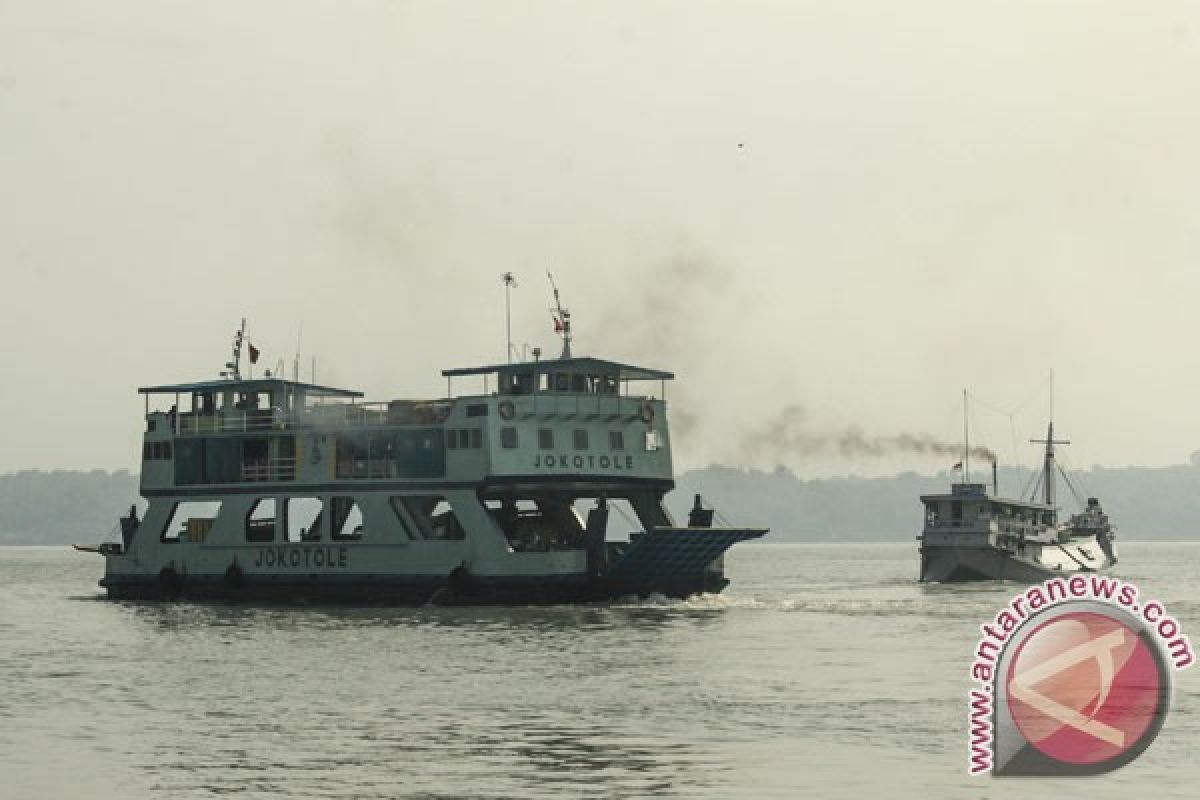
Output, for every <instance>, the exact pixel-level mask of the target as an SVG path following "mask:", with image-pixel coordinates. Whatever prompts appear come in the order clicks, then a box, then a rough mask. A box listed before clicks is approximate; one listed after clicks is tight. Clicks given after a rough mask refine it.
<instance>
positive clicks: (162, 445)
mask: <svg viewBox="0 0 1200 800" xmlns="http://www.w3.org/2000/svg"><path fill="white" fill-rule="evenodd" d="M170 457H171V443H170V442H146V443H145V444H143V445H142V458H143V459H145V460H146V461H162V460H165V459H169V458H170Z"/></svg>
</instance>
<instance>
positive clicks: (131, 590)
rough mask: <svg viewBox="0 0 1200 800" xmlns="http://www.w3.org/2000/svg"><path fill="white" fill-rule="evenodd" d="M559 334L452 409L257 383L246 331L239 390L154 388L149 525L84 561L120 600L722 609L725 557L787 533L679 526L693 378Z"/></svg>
mask: <svg viewBox="0 0 1200 800" xmlns="http://www.w3.org/2000/svg"><path fill="white" fill-rule="evenodd" d="M506 280H507V276H506ZM555 294H556V302H557V290H556V292H555ZM555 328H556V330H557V331H558V332H559V333H560V335H561V336H562V345H563V347H562V355H561V356H560V357H558V358H548V359H541V358H540V353H539V352H538V351H537V350H535V351H534V354H535V355H534V359H533V360H528V361H515V362H514V361H512V360H511V354H512V353H513V348H512V347H511V344H510V349H509V353H510V361H509V362H508V363H502V364H491V365H486V366H478V367H468V368H462V369H447V370H444V371H443V372H442V375H443V376H444V377H445V378H446V382H447V393H446V396H445V397H443V398H437V399H420V400H412V399H395V400H391V401H388V402H383V403H372V402H365V401H364V400H363V394H362V393H361V392H358V391H355V390H352V389H345V388H338V387H334V386H327V385H320V384H318V383H316V382H312V381H310V382H302V381H300V380H299V379H298V375H296V374H293V378H292V379H291V380H288V379H286V378H284V377H281V376H280V375H279V374H278V372H279V371H280V370H278V369H277V370H276V373H277V374H275V375H272V374H271V373H270V371H268V372H267V373H266V374H265V375H264V376H262V377H258V378H255V377H253V366H249V369H248V371H249V373H250V374H249V375H248V376H245V377H244V376H243V375H242V365H243V339H244V334H245V323H244V321H243V324H242V328H241V330H239V331H238V332H237V333H236V335H235V337H234V344H233V348H232V357H231V360H230V361H229V362H228V363H227V364H226V365H225V367H226V369H225V370H224V371H222V372H221V375H220V377H219V378H217V379H213V380H201V381H196V382H191V383H180V384H170V385H154V386H146V387H142V388H140V389H138V392H139V393H140V394H141V395H142V396H143V397H144V399H145V422H146V425H145V433H144V439H143V444H142V468H141V485H140V494H141V496H142V497H143V498H144V499H145V501H146V504H145V511H144V513H143V514H142V515H141V516H140V518H139V515H138V513H137V505H136V504H135V506H133V507H131V509H130V512H129V514H128V515H126V516H125V517H123V518H121V520H120V524H119V530H120V540H119V541H110V542H106V543H104V544H101V545H99V546H77V547H78V549H83V550H91V551H93V552H97V553H99V554H100V555H102V556H103V557H104V563H105V569H104V577H103V579H102V580H101V581H100V585H101V586H102V587H103V588H104V589H105V590H106V592H107V595H108V597H110V598H113V599H172V598H192V599H217V600H232V601H237V600H249V601H275V600H282V601H295V600H301V601H311V602H350V603H382V604H398V605H423V604H549V603H571V602H602V601H608V600H613V599H617V598H621V597H627V596H646V595H651V594H661V595H665V596H667V597H674V598H682V597H686V596H689V595H692V594H696V593H704V592H719V591H721V590H722V589H723V588H725V586H726V585H727V584H728V583H729V580H728V579H727V578H726V577H725V574H724V564H723V554H724V553H725V551H726V550H727V549H728V548H729V547H731V546H732V545H734V544H736V543H737V542H741V541H745V540H748V539H756V538H758V537H761V536H763V535H764V534H765V533H767V530H766V529H764V528H737V527H714V526H713V524H712V523H713V511H712V509H707V508H705V507H704V506H703V504H702V502H701V500H700V498H699V497H698V496H697V497H696V498H695V505H694V508H693V510H692V513H691V514H690V515H689V518H688V521H687V524H686V525H682V526H679V525H676V524H675V522H674V521H673V520H672V517H671V514H670V513H669V511H668V509H667V507H666V506H665V505H664V497H665V496H666V495H667V493H668V492H670V491H671V490H672V489H673V488H674V485H675V484H674V479H673V474H672V463H671V434H670V428H669V426H668V424H667V404H666V401H665V399H664V396H665V390H666V386H667V382H668V381H671V380H672V379H673V378H674V375H672V374H671V373H670V372H666V371H663V370H658V369H650V368H646V367H639V366H635V365H631V364H627V363H621V362H617V361H611V360H606V359H601V358H593V357H575V356H573V355H572V354H571V332H570V317H569V313H567V312H566V311H565V310H564V309H562V308H561V307H559V308H558V312H557V315H556V316H555ZM248 355H249V361H250V362H251V364H252V363H253V362H254V360H255V358H256V356H257V352H256V351H255V349H254V348H253V346H252V345H251V346H250V351H249V353H248ZM296 371H297V372H298V370H296ZM464 383H466V384H468V385H467V387H466V388H465V389H463V390H462V391H461V392H460V391H456V389H457V388H458V387H460V386H462V385H463V384H464ZM655 390H657V394H656V393H655ZM613 511H616V512H619V513H617V514H613V513H612V512H613ZM622 524H625V525H626V526H627V527H625V528H624V530H621V526H622ZM624 534H628V535H627V536H626V535H624Z"/></svg>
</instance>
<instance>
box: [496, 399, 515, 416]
mask: <svg viewBox="0 0 1200 800" xmlns="http://www.w3.org/2000/svg"><path fill="white" fill-rule="evenodd" d="M496 410H497V411H499V412H500V419H512V418H513V417H515V416H516V415H517V409H516V408H514V407H513V404H512V403H510V402H509V401H507V400H505V401H504V402H503V403H501V404H500V405H499V406H498V407H497V408H496Z"/></svg>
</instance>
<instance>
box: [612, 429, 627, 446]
mask: <svg viewBox="0 0 1200 800" xmlns="http://www.w3.org/2000/svg"><path fill="white" fill-rule="evenodd" d="M608 449H609V450H624V449H625V432H624V431H609V432H608Z"/></svg>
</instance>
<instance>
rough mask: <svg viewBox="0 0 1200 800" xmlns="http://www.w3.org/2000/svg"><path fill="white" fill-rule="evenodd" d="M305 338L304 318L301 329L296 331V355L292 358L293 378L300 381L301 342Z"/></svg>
mask: <svg viewBox="0 0 1200 800" xmlns="http://www.w3.org/2000/svg"><path fill="white" fill-rule="evenodd" d="M303 340H304V320H301V321H300V329H299V330H298V331H297V332H296V357H295V358H293V359H292V380H293V381H295V382H296V383H299V382H300V342H302V341H303Z"/></svg>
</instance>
